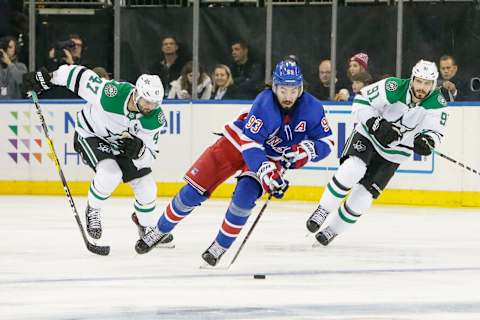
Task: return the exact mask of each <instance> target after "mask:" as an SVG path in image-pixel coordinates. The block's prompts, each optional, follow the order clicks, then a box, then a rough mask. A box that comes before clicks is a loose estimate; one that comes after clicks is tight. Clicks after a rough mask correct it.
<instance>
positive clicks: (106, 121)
mask: <svg viewBox="0 0 480 320" xmlns="http://www.w3.org/2000/svg"><path fill="white" fill-rule="evenodd" d="M52 83H53V84H56V85H60V86H65V87H67V88H68V89H69V90H71V91H73V92H75V93H76V94H77V95H79V96H80V97H82V98H83V99H85V100H86V101H87V104H86V105H85V106H84V107H83V109H82V111H80V112H78V113H77V120H76V128H75V130H76V131H77V133H78V134H79V135H80V136H81V137H83V138H88V137H98V138H100V139H102V140H104V141H105V142H107V143H108V144H109V145H110V147H111V151H112V153H113V154H119V151H118V149H119V145H118V142H117V141H118V139H120V138H121V134H122V132H124V131H128V132H130V133H131V134H132V135H135V136H137V137H139V138H140V139H142V141H143V143H144V144H145V146H146V148H147V150H148V152H147V150H146V152H145V153H144V154H143V156H142V157H141V158H140V159H137V160H133V163H134V164H135V166H136V167H137V168H138V169H141V168H146V167H150V166H151V164H152V162H153V160H154V159H155V158H156V155H157V153H158V147H157V143H158V137H159V134H160V128H161V127H162V126H164V125H165V124H166V121H165V116H164V114H163V111H162V109H161V108H159V109H156V110H154V111H153V112H152V113H151V114H149V115H148V116H144V115H142V114H141V113H136V112H130V111H128V109H127V104H128V101H129V99H130V96H131V95H132V93H133V90H134V89H135V87H134V86H133V85H132V84H130V83H128V82H116V81H107V80H104V79H102V78H100V77H99V76H97V74H95V73H94V72H93V71H91V70H89V69H87V68H85V67H82V66H75V65H72V66H69V65H63V66H61V67H60V68H58V70H56V71H54V72H53V77H52Z"/></svg>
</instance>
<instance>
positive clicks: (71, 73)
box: [67, 67, 77, 89]
mask: <svg viewBox="0 0 480 320" xmlns="http://www.w3.org/2000/svg"><path fill="white" fill-rule="evenodd" d="M75 70H77V67H75V68H72V70H70V72H69V73H68V78H67V88H68V89H70V83H71V82H72V77H73V73H74V72H75Z"/></svg>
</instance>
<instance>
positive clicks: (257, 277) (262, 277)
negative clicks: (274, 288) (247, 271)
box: [253, 274, 267, 279]
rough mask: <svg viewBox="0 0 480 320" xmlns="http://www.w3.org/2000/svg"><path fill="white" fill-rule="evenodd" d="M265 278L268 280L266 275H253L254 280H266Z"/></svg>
mask: <svg viewBox="0 0 480 320" xmlns="http://www.w3.org/2000/svg"><path fill="white" fill-rule="evenodd" d="M265 278H267V276H266V275H264V274H254V275H253V279H265Z"/></svg>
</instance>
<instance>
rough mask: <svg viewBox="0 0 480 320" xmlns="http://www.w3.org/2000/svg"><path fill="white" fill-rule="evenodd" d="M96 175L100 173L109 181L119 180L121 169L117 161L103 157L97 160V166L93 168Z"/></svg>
mask: <svg viewBox="0 0 480 320" xmlns="http://www.w3.org/2000/svg"><path fill="white" fill-rule="evenodd" d="M95 171H96V173H95V174H96V175H101V176H102V177H103V178H105V179H109V180H111V181H118V182H119V183H120V181H121V180H122V175H123V174H122V169H121V168H120V166H119V165H118V163H117V162H116V161H115V160H113V159H104V160H101V161H100V162H98V164H97V167H96V168H95Z"/></svg>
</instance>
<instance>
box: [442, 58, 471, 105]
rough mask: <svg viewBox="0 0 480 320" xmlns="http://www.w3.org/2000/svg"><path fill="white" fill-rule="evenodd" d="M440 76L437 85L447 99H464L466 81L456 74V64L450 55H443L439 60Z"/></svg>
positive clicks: (466, 88) (466, 90) (466, 89)
mask: <svg viewBox="0 0 480 320" xmlns="http://www.w3.org/2000/svg"><path fill="white" fill-rule="evenodd" d="M439 67H440V77H439V79H438V85H439V88H440V91H442V94H443V96H444V97H445V99H447V101H454V100H466V99H465V98H466V96H468V94H469V92H468V86H467V84H466V81H464V80H462V79H460V78H459V77H458V76H457V72H458V66H457V63H456V61H455V59H454V58H453V57H452V56H450V55H443V56H441V57H440V61H439Z"/></svg>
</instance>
